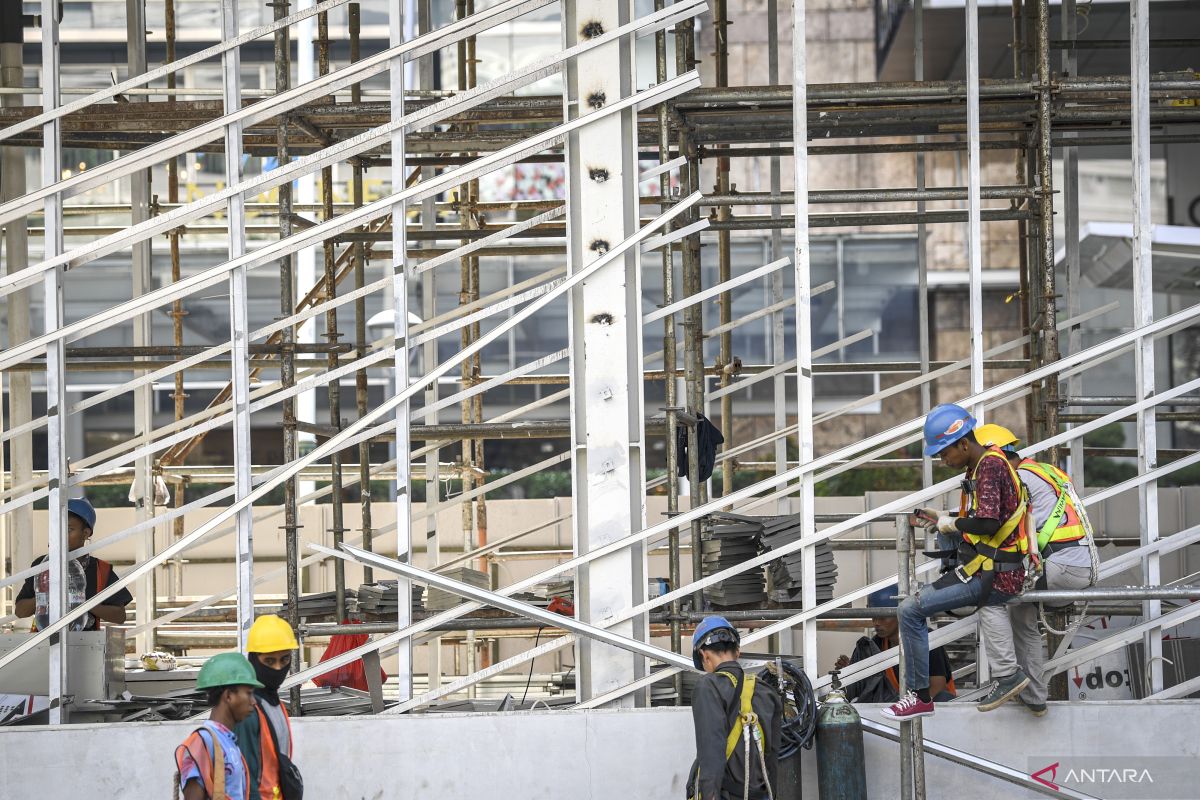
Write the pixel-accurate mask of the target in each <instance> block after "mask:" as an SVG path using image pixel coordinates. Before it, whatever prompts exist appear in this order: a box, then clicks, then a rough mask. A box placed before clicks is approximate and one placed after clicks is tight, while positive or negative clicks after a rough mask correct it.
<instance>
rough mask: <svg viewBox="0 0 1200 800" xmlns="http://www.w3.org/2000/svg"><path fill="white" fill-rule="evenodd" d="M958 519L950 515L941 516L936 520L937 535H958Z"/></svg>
mask: <svg viewBox="0 0 1200 800" xmlns="http://www.w3.org/2000/svg"><path fill="white" fill-rule="evenodd" d="M957 522H958V517H955V516H952V515H950V514H942V515H941V516H939V517H938V518H937V530H938V533H947V534H956V533H958V532H959V531H958V525H956V524H955V523H957Z"/></svg>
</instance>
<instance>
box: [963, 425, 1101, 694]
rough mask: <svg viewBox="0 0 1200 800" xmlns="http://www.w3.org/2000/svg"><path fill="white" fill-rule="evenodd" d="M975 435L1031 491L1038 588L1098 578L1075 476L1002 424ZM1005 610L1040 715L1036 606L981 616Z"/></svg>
mask: <svg viewBox="0 0 1200 800" xmlns="http://www.w3.org/2000/svg"><path fill="white" fill-rule="evenodd" d="M976 438H978V439H979V440H980V441H981V442H985V443H988V444H991V445H994V446H996V447H999V448H1000V449H1001V450H1002V451H1003V452H1004V454H1005V456H1007V457H1008V461H1009V463H1010V464H1012V465H1013V466H1014V467H1015V468H1016V470H1017V475H1018V476H1019V477H1020V479H1021V483H1023V484H1024V485H1025V489H1026V491H1027V492H1028V493H1029V507H1030V515H1031V518H1032V522H1033V527H1032V530H1033V531H1036V532H1037V547H1038V552H1039V553H1040V554H1041V557H1042V575H1041V577H1040V578H1039V579H1038V582H1037V585H1036V588H1038V589H1056V590H1071V589H1086V588H1087V587H1089V586H1091V585H1093V584H1094V583H1095V582H1096V578H1097V577H1098V575H1097V573H1098V571H1099V570H1098V568H1099V557H1098V556H1097V554H1096V546H1095V542H1094V541H1093V540H1092V525H1091V522H1090V521H1089V520H1088V517H1087V512H1086V511H1085V510H1084V507H1083V502H1082V501H1081V500H1080V499H1079V495H1078V494H1077V493H1076V492H1075V487H1074V486H1072V485H1071V479H1070V478H1069V477H1068V476H1067V474H1066V473H1065V472H1063V471H1062V470H1061V469H1059V468H1058V467H1056V466H1054V465H1053V464H1047V463H1042V462H1038V461H1034V460H1033V459H1030V458H1021V455H1020V454H1019V453H1018V452H1017V444H1018V440H1017V437H1016V434H1014V433H1013V432H1012V431H1010V430H1009V429H1008V428H1005V427H1003V426H1001V425H982V426H980V428H979V430H978V431H976ZM1005 612H1007V614H1008V620H1009V623H1010V625H1011V626H1012V632H1013V646H1014V648H1015V649H1016V660H1017V663H1018V664H1019V665H1020V666H1021V669H1023V670H1024V671H1025V673H1026V674H1028V675H1029V686H1027V687H1026V688H1025V690H1024V691H1022V692H1021V694H1020V697H1019V699H1020V701H1021V703H1022V704H1023V705H1024V706H1025V707H1026V708H1027V709H1029V710H1030V711H1031V712H1033V714H1034V716H1037V717H1040V716H1042V715H1044V714H1045V713H1046V681H1045V679H1044V678H1043V677H1042V670H1043V668H1044V667H1045V664H1046V651H1045V645H1044V643H1043V641H1042V634H1041V631H1040V630H1039V629H1038V609H1037V607H1036V605H1035V604H1033V603H1010V604H1009V605H1008V606H1006V607H1005V608H996V607H988V608H985V609H982V610H981V611H980V616H981V617H982V616H984V615H996V614H1002V613H1005Z"/></svg>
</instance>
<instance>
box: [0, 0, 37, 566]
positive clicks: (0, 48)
mask: <svg viewBox="0 0 1200 800" xmlns="http://www.w3.org/2000/svg"><path fill="white" fill-rule="evenodd" d="M21 11H22V7H21V6H20V5H19V4H15V3H10V4H8V5H7V6H5V7H4V9H3V10H2V12H0V13H3V15H4V16H3V18H2V19H3V22H2V27H0V84H3V85H4V86H5V87H18V86H24V84H25V78H24V75H25V69H24V65H23V55H22V50H23V42H24V38H25V34H24V27H23V21H22V19H21V16H22V15H21ZM23 104H24V99H23V98H22V96H21V95H19V94H7V93H6V94H4V95H0V106H2V107H4V108H17V107H21V106H22V105H23ZM0 159H2V162H0V202H8V201H9V200H13V199H16V198H18V197H21V196H22V195H24V194H25V192H26V189H27V187H26V178H25V175H26V169H25V151H24V149H23V148H18V147H5V148H3V149H2V150H0ZM28 266H29V223H28V221H27V220H26V219H24V218H22V219H19V220H14V221H13V222H11V223H9V224H7V225H5V226H4V267H5V269H4V271H5V274H6V275H12V274H14V273H19V272H21V271H22V270H23V269H25V268H26V267H28ZM31 294H32V291H31V290H30V289H23V290H21V291H19V292H15V293H13V294H10V295H9V296H8V298H7V301H6V309H5V313H6V319H7V325H6V328H7V330H6V333H7V337H6V341H7V342H8V343H9V344H10V345H12V344H15V343H18V342H23V341H25V340H26V339H28V338H29V335H30V332H31V329H30V320H29V308H30V299H31ZM3 379H4V380H5V381H6V382H7V384H8V385H7V387H5V388H6V389H7V393H8V408H7V419H6V420H5V421H6V423H7V429H10V430H11V429H20V428H21V427H22V426H25V425H28V424H29V422H30V421H31V420H32V419H33V376H32V374H31V373H29V372H21V371H13V372H10V373H8V374H7V375H5V376H3ZM9 441H11V444H10V445H9V452H8V459H7V463H8V468H9V469H10V470H11V472H12V482H13V484H14V485H18V486H19V485H23V484H26V483H29V482H30V481H31V480H32V479H33V434H32V433H31V432H25V433H21V434H18V435H16V436H14V437H12V438H11V439H10V440H9ZM2 524H3V525H4V526H5V529H6V530H7V531H9V532H10V533H9V535H8V549H7V550H6V551H5V552H3V553H0V558H9V559H11V564H12V568H13V569H21V568H23V567H25V566H26V565H28V564H29V563H30V562H32V561H33V557H34V556H33V541H32V537H30V536H26V535H23V534H22V533H21V532H22V531H30V530H33V509H32V508H22V509H19V510H17V511H16V512H15V513H14V514H11V515H7V516H6V517H5V518H4V520H3V523H2Z"/></svg>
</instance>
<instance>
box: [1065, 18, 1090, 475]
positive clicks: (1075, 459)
mask: <svg viewBox="0 0 1200 800" xmlns="http://www.w3.org/2000/svg"><path fill="white" fill-rule="evenodd" d="M1078 28H1079V24H1078V20H1077V19H1076V17H1075V0H1063V4H1062V38H1063V39H1064V40H1066V41H1067V42H1072V43H1073V42H1074V41H1075V38H1076V36H1077V35H1078ZM1077 62H1078V55H1077V54H1076V50H1075V47H1074V45H1073V44H1071V45H1068V47H1067V48H1066V49H1065V50H1063V54H1062V74H1063V77H1064V78H1073V77H1075V76H1076V74H1077V73H1078V71H1079V68H1078V66H1077ZM1064 135H1065V136H1067V137H1068V138H1070V137H1073V136H1074V135H1075V134H1073V133H1067V134H1064ZM1062 154H1063V194H1062V214H1063V223H1064V226H1065V230H1064V232H1063V235H1064V238H1065V240H1066V241H1064V242H1063V248H1064V249H1065V251H1066V258H1067V317H1068V318H1071V319H1073V318H1074V317H1077V316H1079V312H1080V309H1081V306H1080V303H1079V288H1080V287H1079V274H1080V273H1079V148H1077V147H1069V146H1068V147H1063V148H1062ZM1081 346H1082V334H1081V330H1080V326H1079V325H1072V326H1071V327H1070V329H1068V331H1067V351H1068V352H1069V353H1072V354H1074V353H1078V352H1079V349H1080V347H1081ZM1082 392H1083V376H1081V375H1072V376H1071V377H1070V378H1068V379H1067V395H1068V396H1069V397H1072V398H1075V397H1079V395H1080V394H1082ZM1082 410H1083V409H1081V408H1079V407H1075V408H1073V409H1072V413H1079V412H1080V411H1082ZM1070 452H1071V461H1070V473H1071V482H1072V483H1074V484H1075V488H1076V489H1077V490H1078V491H1080V492H1082V491H1083V489H1084V478H1085V476H1084V468H1083V437H1082V436H1078V437H1076V438H1074V439H1072V440H1071V444H1070Z"/></svg>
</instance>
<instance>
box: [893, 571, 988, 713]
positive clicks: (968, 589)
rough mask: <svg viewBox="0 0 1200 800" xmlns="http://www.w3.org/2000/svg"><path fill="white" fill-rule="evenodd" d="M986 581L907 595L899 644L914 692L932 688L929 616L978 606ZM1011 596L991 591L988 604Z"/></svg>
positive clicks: (902, 605)
mask: <svg viewBox="0 0 1200 800" xmlns="http://www.w3.org/2000/svg"><path fill="white" fill-rule="evenodd" d="M982 591H983V581H982V579H980V578H979V577H978V576H975V577H973V578H971V580H969V581H968V582H966V583H960V582H955V583H954V584H953V585H951V586H947V587H946V588H945V589H935V588H933V586H932V585H930V586H923V587H921V591H920V592H919V593H918V594H917V595H915V596H909V597H906V598H905V599H904V600H903V601H902V602H901V603H900V608H899V611H898V616H899V619H900V646H901V648H902V649H903V657H904V673H905V675H904V683H905V684H906V685H907V688H909V689H911V690H912V691H914V692H915V691H917V690H918V689H927V688H929V627H928V619H929V618H930V617H932V616H933V615H934V614H938V613H940V612H943V611H949V610H951V609H953V608H964V607H970V608H971V609H972V610H973V609H974V608H975V606H977V605H979V597H980V594H982ZM1011 599H1012V595H1009V594H1005V593H1003V592H997V591H995V590H993V591H992V593H991V596H990V597H989V598H988V601H987V605H989V606H998V605H1004V604H1005V603H1007V602H1008V601H1009V600H1011Z"/></svg>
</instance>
